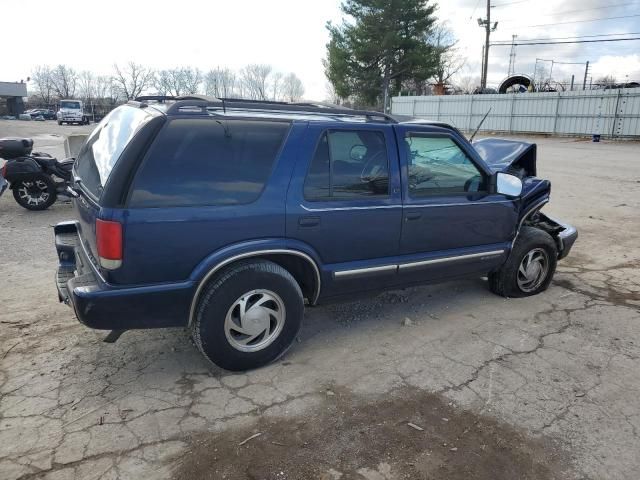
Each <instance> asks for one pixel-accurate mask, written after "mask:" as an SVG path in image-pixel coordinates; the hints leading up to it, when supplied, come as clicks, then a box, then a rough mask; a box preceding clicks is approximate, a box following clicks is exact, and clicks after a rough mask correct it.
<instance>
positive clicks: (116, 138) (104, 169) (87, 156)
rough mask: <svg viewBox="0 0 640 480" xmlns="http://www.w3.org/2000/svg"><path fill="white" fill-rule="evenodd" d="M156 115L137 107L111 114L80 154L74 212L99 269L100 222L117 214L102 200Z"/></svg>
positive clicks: (76, 172)
mask: <svg viewBox="0 0 640 480" xmlns="http://www.w3.org/2000/svg"><path fill="white" fill-rule="evenodd" d="M152 118H153V115H151V114H150V113H149V112H147V111H146V109H141V108H138V107H136V106H129V105H123V106H121V107H118V108H116V109H115V110H113V111H112V112H110V113H109V114H108V115H107V116H106V117H105V118H104V119H103V120H102V121H101V122H100V123H99V124H98V126H97V127H96V128H95V130H94V131H93V132H92V133H91V135H89V137H88V138H87V140H86V141H85V143H84V145H83V146H82V148H81V149H80V152H79V153H78V157H77V159H76V162H75V165H74V167H73V177H74V181H75V184H76V190H77V192H78V193H79V197H78V198H76V199H74V201H73V204H74V209H75V213H76V220H77V222H78V223H77V226H78V234H79V236H80V241H81V243H82V246H83V247H84V248H83V249H84V251H85V253H86V254H87V256H88V257H89V260H91V262H92V263H93V264H94V266H96V267H97V268H99V262H98V258H99V257H98V250H97V246H96V243H97V242H96V220H97V219H101V220H110V219H111V218H112V216H113V213H114V212H113V210H112V209H107V208H104V207H103V203H102V202H101V199H102V198H103V196H104V192H105V189H106V188H109V187H108V180H109V177H110V176H111V172H112V171H113V169H114V167H115V165H116V163H117V162H118V160H119V159H120V157H121V155H122V152H123V151H124V150H125V149H126V147H127V146H128V145H129V144H130V143H131V141H132V140H133V138H134V137H135V136H136V134H137V133H138V132H140V130H141V129H142V128H143V127H144V126H145V125H146V124H148V123H149V122H150V121H151V119H152Z"/></svg>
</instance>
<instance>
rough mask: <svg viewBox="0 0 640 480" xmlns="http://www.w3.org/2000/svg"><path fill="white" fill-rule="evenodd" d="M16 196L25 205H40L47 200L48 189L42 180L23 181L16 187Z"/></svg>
mask: <svg viewBox="0 0 640 480" xmlns="http://www.w3.org/2000/svg"><path fill="white" fill-rule="evenodd" d="M17 188H18V195H19V197H20V198H21V199H22V200H23V201H24V203H25V204H27V205H35V206H38V205H41V204H43V203H46V202H47V200H49V196H50V193H49V189H48V187H47V184H46V183H45V182H43V181H42V180H35V181H31V182H26V181H23V182H21V183H20V185H18V187H17Z"/></svg>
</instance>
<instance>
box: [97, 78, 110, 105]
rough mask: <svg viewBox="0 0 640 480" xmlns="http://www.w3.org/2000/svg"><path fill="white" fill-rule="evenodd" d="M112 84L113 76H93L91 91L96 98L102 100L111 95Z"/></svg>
mask: <svg viewBox="0 0 640 480" xmlns="http://www.w3.org/2000/svg"><path fill="white" fill-rule="evenodd" d="M112 85H113V77H109V76H105V75H100V76H97V77H95V80H94V82H93V93H94V95H95V98H96V99H98V100H104V99H106V98H109V97H110V95H111V86H112Z"/></svg>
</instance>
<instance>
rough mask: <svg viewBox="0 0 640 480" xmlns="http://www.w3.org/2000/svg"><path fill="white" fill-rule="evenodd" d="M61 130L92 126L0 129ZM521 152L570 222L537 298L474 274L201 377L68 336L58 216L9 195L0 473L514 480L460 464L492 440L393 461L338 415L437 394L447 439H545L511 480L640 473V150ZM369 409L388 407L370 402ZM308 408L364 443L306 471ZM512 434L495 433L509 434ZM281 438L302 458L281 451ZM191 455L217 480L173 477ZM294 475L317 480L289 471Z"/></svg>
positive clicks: (175, 356) (177, 350)
mask: <svg viewBox="0 0 640 480" xmlns="http://www.w3.org/2000/svg"><path fill="white" fill-rule="evenodd" d="M29 129H31V130H29ZM71 130H79V131H87V129H86V127H66V126H62V127H58V126H57V125H55V124H54V123H53V122H46V123H45V124H43V123H40V122H30V123H28V124H26V123H25V124H18V122H6V121H4V122H3V121H0V135H15V134H19V135H22V134H25V133H28V132H29V131H31V132H32V134H37V135H38V136H36V147H37V148H38V149H41V150H45V148H42V145H45V147H46V148H47V149H48V151H50V152H53V153H60V149H61V148H62V137H54V136H51V135H46V134H48V133H49V134H57V135H61V134H64V133H66V132H69V131H71ZM89 130H90V128H89ZM534 140H535V141H537V142H538V144H539V150H538V151H539V154H538V155H539V163H538V165H539V166H538V172H539V174H540V175H541V176H544V177H546V178H549V179H550V180H551V181H552V183H553V194H552V202H551V204H550V205H549V206H547V207H545V211H547V212H549V213H551V214H554V215H556V216H558V217H559V218H562V219H565V220H567V221H570V222H571V223H573V224H575V225H576V226H577V227H578V228H579V230H580V238H579V240H578V242H577V244H576V245H575V247H574V250H573V252H572V255H571V256H570V257H569V258H568V259H566V260H564V261H562V262H561V263H560V265H559V269H558V272H557V274H556V278H555V280H554V282H553V283H552V285H551V287H550V288H549V290H548V291H547V292H545V293H543V294H541V295H539V296H537V297H532V298H527V299H520V300H507V299H503V298H500V297H497V296H495V295H493V294H491V293H490V292H489V291H488V290H487V288H486V282H485V281H483V280H482V279H471V280H468V281H461V282H455V283H447V284H443V285H438V286H429V287H421V288H412V289H409V290H402V291H394V292H388V293H385V294H382V295H379V296H377V297H374V298H365V299H361V300H359V301H356V302H352V303H345V304H338V305H327V306H320V307H316V308H310V309H307V312H306V319H305V323H304V326H303V329H302V332H301V334H300V338H299V342H298V343H296V345H295V346H294V348H293V349H292V350H291V351H290V352H289V353H288V354H287V356H286V357H285V358H283V359H282V360H281V361H279V362H278V363H276V364H274V365H271V366H268V367H266V368H263V369H260V370H256V371H251V372H247V373H245V374H229V373H228V372H224V371H220V370H217V369H215V368H211V367H209V365H208V364H207V363H206V362H205V361H204V360H203V359H202V358H201V357H200V355H199V354H198V352H197V351H196V349H195V348H194V347H193V346H192V344H191V343H190V342H189V340H188V336H187V335H186V334H185V333H184V332H183V331H182V330H179V329H172V330H158V331H147V332H127V333H125V334H124V335H123V336H122V338H121V339H120V340H119V341H118V342H117V343H116V344H105V343H102V341H101V340H102V338H103V337H104V333H103V332H97V331H91V330H89V329H87V328H85V327H83V326H82V325H80V324H78V322H77V321H76V320H75V317H74V315H73V313H72V311H71V310H70V309H69V308H68V307H66V306H64V305H60V304H58V301H57V297H56V292H55V286H54V282H53V272H54V268H55V265H56V256H55V253H54V247H53V238H52V231H51V226H52V225H54V224H55V223H56V222H58V221H61V220H64V219H67V218H68V217H69V216H70V214H71V210H70V206H69V205H68V204H60V203H59V204H56V205H54V206H53V207H52V208H51V209H49V210H48V211H45V212H38V213H35V212H28V211H26V210H23V209H21V208H20V207H18V206H17V205H16V204H15V202H14V201H13V198H12V197H11V195H7V194H5V195H4V196H3V197H2V198H0V252H1V260H0V278H1V279H2V280H0V285H1V286H0V305H2V308H1V310H0V345H1V346H0V395H1V399H0V478H2V479H18V478H20V479H31V478H46V479H67V478H68V479H82V480H86V479H98V478H102V479H107V478H109V479H114V478H119V479H120V478H121V479H125V478H131V479H144V478H153V479H161V478H172V477H173V478H188V477H187V476H185V475H187V474H185V473H184V472H188V471H192V472H193V471H197V472H200V473H199V475H200V476H199V477H195V476H192V477H191V478H278V479H284V478H326V479H334V478H343V479H346V478H360V479H363V478H364V479H378V478H381V479H395V478H445V477H446V478H516V476H510V475H509V473H508V471H506V470H503V469H501V468H500V467H499V466H498V464H497V463H489V466H490V467H489V468H490V469H491V465H495V466H494V467H493V476H492V477H485V476H482V477H480V476H478V475H474V473H473V471H472V470H465V468H468V466H469V465H470V464H468V463H465V462H466V460H465V459H466V458H468V459H469V462H471V461H472V460H473V458H474V457H475V456H476V455H477V456H478V457H481V456H482V455H485V456H487V457H489V458H487V460H488V461H491V460H492V457H491V456H493V458H494V459H499V458H500V456H501V455H502V453H501V452H503V451H504V450H501V449H500V448H499V447H500V445H499V444H500V442H502V441H503V440H496V441H495V442H496V443H497V445H491V444H490V445H488V446H487V445H486V443H483V444H482V445H480V446H479V447H481V450H478V451H477V453H476V452H475V451H473V452H472V453H474V454H475V455H469V454H467V455H465V452H464V451H463V450H461V451H457V447H453V448H449V447H450V445H451V443H447V442H450V440H448V439H447V440H444V441H442V438H443V437H434V438H441V440H440V442H438V443H435V441H434V443H432V444H431V445H430V446H429V447H428V448H427V447H420V448H418V447H416V446H415V445H414V444H411V443H400V444H399V445H400V446H401V447H402V449H404V448H405V446H406V448H407V449H408V450H407V452H409V453H410V454H411V455H410V457H411V458H406V454H405V456H399V455H396V453H397V449H396V448H395V447H397V445H395V442H396V438H395V437H394V436H389V437H388V438H387V437H382V440H384V442H381V438H379V437H376V436H375V434H374V433H372V434H371V435H372V437H371V439H370V442H368V441H367V438H366V437H364V438H365V440H364V441H363V440H362V438H363V437H362V436H360V437H358V432H357V431H355V430H353V428H355V427H353V424H352V423H349V422H346V421H345V422H343V423H340V421H341V419H342V417H343V416H344V415H348V414H349V412H354V411H359V412H365V413H366V412H369V414H368V415H369V416H365V417H364V423H365V424H366V423H368V424H370V425H373V426H375V425H383V424H385V425H386V423H385V422H390V424H391V425H395V426H397V428H400V427H402V428H404V426H405V425H406V424H407V422H412V420H411V418H413V417H412V416H411V415H410V412H406V411H405V410H406V408H414V407H415V408H416V409H417V408H418V407H416V406H415V405H418V404H419V402H418V404H416V403H415V402H416V398H418V400H419V399H420V395H423V396H424V399H425V402H426V401H427V399H431V400H429V401H442V402H443V405H445V407H442V408H451V409H453V412H452V413H450V415H455V412H459V418H458V417H457V418H458V419H456V421H460V422H468V425H469V426H468V427H467V428H465V429H464V431H462V429H461V431H460V432H458V433H455V435H456V437H455V438H454V440H457V441H458V442H460V441H461V440H460V438H461V436H462V435H464V434H466V432H468V431H469V430H470V429H472V427H473V426H474V425H485V424H491V425H494V424H495V425H499V426H500V428H504V429H508V430H509V431H513V432H515V433H513V435H517V438H522V439H525V440H518V442H525V443H523V445H525V446H526V445H528V444H527V443H526V442H533V443H531V445H534V443H535V442H551V444H552V445H555V446H556V447H553V448H557V451H558V452H564V453H563V455H561V456H560V457H558V458H562V459H564V460H562V462H561V463H562V464H561V465H560V466H558V468H557V469H556V470H552V471H550V472H546V471H545V472H543V471H542V470H537V469H534V468H533V463H532V465H531V467H530V468H529V467H528V465H527V464H526V462H524V461H520V464H519V468H521V469H524V472H525V473H524V474H522V475H521V476H519V477H517V478H594V479H600V478H606V479H636V478H638V472H640V453H639V452H640V439H639V437H638V429H640V368H639V367H640V268H639V267H640V243H639V242H638V238H639V237H640V220H639V218H640V217H639V215H638V209H639V208H640V145H639V144H637V143H631V142H619V143H610V142H602V143H599V144H594V143H590V142H586V141H576V140H573V139H554V138H537V139H534ZM406 319H409V321H406ZM407 391H410V392H412V393H411V395H412V397H411V402H413V403H411V402H408V400H407V399H406V397H407V396H408V395H409V394H408V393H405V392H407ZM416 392H417V393H416ZM416 395H418V397H416ZM335 397H337V398H338V399H340V398H343V397H344V398H349V399H350V400H349V402H348V405H347V404H345V405H346V406H344V408H342V407H339V408H335V407H334V406H332V405H333V404H330V403H329V402H334V401H335V400H334V398H335ZM434 398H435V399H436V400H433V399H434ZM376 402H387V403H385V406H384V408H380V409H377V408H373V409H372V408H370V406H371V405H374V406H375V405H377V403H376ZM388 402H392V406H395V407H398V408H397V409H395V408H389V405H388ZM425 404H426V403H425ZM338 405H340V404H338ZM403 406H404V407H405V410H403V408H402V407H403ZM434 408H435V407H434ZM438 408H440V407H438ZM322 412H331V420H332V421H335V422H338V423H337V424H336V425H337V426H336V428H335V431H334V433H335V435H338V436H339V438H338V439H336V438H331V437H327V440H326V442H338V443H337V444H338V445H348V444H350V443H349V441H348V440H349V439H353V438H355V437H358V438H360V440H358V438H355V440H358V441H359V442H360V443H359V445H360V444H361V445H362V449H361V450H356V451H354V452H351V451H350V452H351V453H350V454H349V455H347V454H344V455H342V454H341V452H340V451H335V449H334V450H332V449H329V450H327V448H328V446H327V445H326V444H325V445H324V446H322V448H320V447H318V450H319V451H320V450H321V451H325V450H326V452H328V453H327V454H326V456H325V457H322V458H321V459H319V460H313V459H314V458H316V457H313V452H311V451H310V452H309V455H308V456H306V457H305V456H304V455H303V454H304V452H305V450H301V449H303V448H306V446H308V442H309V441H310V440H305V441H304V442H303V441H302V440H301V439H300V438H302V437H296V435H299V436H300V435H303V433H304V432H305V431H306V430H305V429H307V428H311V427H312V426H313V427H315V428H317V427H318V425H317V422H319V421H323V419H325V420H326V418H325V417H322V416H321V414H322ZM394 412H398V413H394ZM363 415H364V414H363ZM416 415H417V413H416ZM443 415H444V414H443ZM420 418H421V419H422V421H423V422H424V423H423V424H422V428H423V429H424V432H419V431H417V430H416V431H415V432H414V433H416V435H418V434H422V433H425V434H427V433H429V434H433V432H431V430H430V425H431V424H430V422H431V423H433V420H429V418H428V417H420ZM274 419H276V420H277V422H275V421H274ZM442 420H443V421H445V420H447V421H448V418H443V419H442ZM452 421H453V420H452ZM265 422H266V423H265ZM274 422H275V423H274ZM287 422H289V423H291V422H293V423H294V424H295V425H296V430H295V432H294V433H291V438H289V439H287V440H281V441H271V444H275V445H283V447H282V452H283V453H281V454H280V455H281V457H277V456H276V457H273V458H272V460H273V462H272V463H269V464H268V465H269V466H268V467H264V468H265V469H266V470H262V471H259V472H257V473H256V472H255V470H254V471H252V472H253V473H251V471H250V470H249V467H247V466H246V465H245V464H246V462H247V458H248V457H247V455H249V456H251V455H256V458H259V454H260V452H261V451H262V452H266V450H265V449H266V448H267V443H268V440H269V438H271V439H272V440H273V438H275V437H274V436H273V435H274V434H275V433H274V432H271V430H269V429H274V428H276V426H277V425H285V424H287ZM414 422H416V421H415V420H414ZM487 422H488V423H487ZM491 422H494V423H491ZM358 425H361V423H360V424H358ZM418 425H420V424H418ZM283 428H284V427H283ZM381 428H382V427H381ZM492 428H493V427H492ZM496 428H497V427H496ZM265 429H266V430H265ZM411 431H412V432H413V430H411ZM252 432H254V434H255V433H261V434H262V436H258V437H255V438H253V439H252V440H250V441H249V442H248V443H246V444H243V445H239V443H240V442H238V440H239V439H240V438H241V437H239V435H240V436H244V434H245V433H246V434H247V437H248V436H249V435H251V434H252ZM270 432H271V435H272V436H271V437H269V434H270ZM360 433H363V431H360ZM471 433H472V432H470V433H469V434H471ZM382 434H384V432H382V433H381V435H382ZM386 434H387V435H389V432H386ZM448 434H449V433H447V432H444V433H442V435H448ZM452 435H453V434H452ZM509 435H511V434H509ZM509 435H507V436H502V437H500V438H511V439H513V438H516V437H513V436H509ZM519 435H522V437H519ZM354 436H355V437H354ZM296 438H298V440H296ZM398 438H400V437H398ZM444 438H448V437H444ZM474 438H475V437H474ZM478 438H479V437H478ZM492 438H493V437H492ZM320 440H322V438H321V439H320ZM355 440H354V441H355ZM314 441H318V439H317V438H315V440H314ZM479 441H481V442H489V443H491V442H493V440H491V439H489V440H487V439H486V438H485V439H484V440H479ZM198 442H200V443H198ZM203 442H204V443H203ZM211 442H213V443H211ZM289 442H293V444H295V445H297V447H295V449H291V450H287V448H284V445H286V444H289ZM295 442H300V443H295ZM326 442H325V443H326ZM339 442H343V443H339ZM385 442H386V443H385ZM402 442H405V440H402ZM407 442H408V440H407ZM509 442H511V443H513V442H515V440H511V441H507V443H509ZM440 443H443V444H444V445H441V444H440ZM369 444H371V445H372V448H373V445H377V447H376V448H378V450H375V451H376V452H379V453H380V457H381V458H380V459H379V461H378V460H376V459H374V458H373V457H371V456H370V455H369V456H368V455H366V453H367V451H366V449H367V448H368V445H369ZM387 444H388V445H389V448H388V449H387V450H385V448H384V445H387ZM392 444H393V445H392ZM198 445H205V446H207V448H206V449H205V450H204V451H203V449H202V448H200V447H198ZM412 445H414V446H413V447H412ZM416 445H417V444H416ZM209 447H210V448H209ZM472 447H473V442H472V444H471V446H469V447H468V448H472ZM485 447H487V449H485ZM492 447H495V449H494V450H492ZM292 448H293V447H292ZM461 448H462V447H461ZM531 448H533V447H531ZM218 449H219V451H220V452H223V453H224V455H225V457H224V459H222V460H225V461H226V462H227V464H226V465H227V466H226V468H227V470H225V472H226V473H224V476H223V475H222V474H220V475H221V476H218V474H217V473H203V472H213V471H214V470H212V469H217V468H218V467H216V465H217V463H216V462H218V461H219V459H218V453H217V452H218ZM323 449H324V450H323ZM525 450H526V449H525ZM372 451H373V450H372ZM431 451H433V452H434V458H437V459H438V462H439V463H438V465H439V467H438V466H437V465H436V466H433V468H435V470H428V469H427V470H420V469H419V468H418V466H419V465H421V463H420V462H421V461H422V460H420V459H421V458H422V459H424V458H427V457H424V455H427V456H428V455H431V453H430V452H431ZM547 451H548V450H547ZM491 452H493V453H491ZM294 453H295V455H297V456H301V458H303V459H304V458H307V465H306V466H305V468H310V469H311V470H303V469H302V467H299V466H298V467H297V466H296V465H293V464H290V463H287V458H288V456H293V455H294ZM405 453H406V452H405ZM234 455H235V456H236V457H234ZM272 455H275V454H272ZM421 455H422V456H421ZM456 455H457V457H456V458H457V461H458V462H462V463H458V464H455V465H459V466H456V469H454V470H452V471H453V472H454V473H455V472H457V473H459V474H461V473H463V472H464V471H467V472H471V473H466V474H465V475H466V477H462V476H461V477H457V476H455V475H451V476H448V475H445V476H443V475H442V472H444V470H438V469H437V468H440V467H442V466H446V465H452V464H450V463H447V462H449V461H450V459H451V457H453V456H456ZM347 456H348V458H347ZM382 457H384V458H382ZM233 458H237V459H238V461H235V460H230V459H233ZM514 458H516V457H514ZM517 458H520V457H517ZM279 460H282V462H281V463H279ZM194 461H195V462H196V464H197V465H200V466H202V464H203V463H204V465H205V466H206V465H208V464H207V462H209V464H210V465H211V468H210V469H209V468H207V469H205V470H202V469H201V470H197V469H195V470H193V469H192V470H189V469H187V470H185V469H184V464H185V462H194ZM264 465H267V464H264ZM550 465H551V462H550ZM436 467H437V468H436ZM194 468H195V467H194ZM425 468H426V467H425ZM429 468H431V467H429ZM229 469H231V470H229ZM234 469H235V470H234ZM407 469H408V470H407ZM412 469H413V470H412ZM215 471H216V472H217V471H218V470H215ZM302 471H310V472H312V475H308V474H307V476H305V477H302V476H301V474H300V473H299V472H302ZM490 471H491V470H490ZM522 471H523V470H520V472H521V473H522ZM407 472H409V473H407ZM411 472H413V473H411ZM425 472H428V473H425ZM429 472H430V473H429ZM434 472H435V473H434ZM437 472H441V474H440V475H438V474H437ZM207 475H208V476H207Z"/></svg>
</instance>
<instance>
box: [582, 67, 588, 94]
mask: <svg viewBox="0 0 640 480" xmlns="http://www.w3.org/2000/svg"><path fill="white" fill-rule="evenodd" d="M588 73H589V60H587V63H586V65H585V67H584V81H583V82H582V90H586V88H587V75H588Z"/></svg>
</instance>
